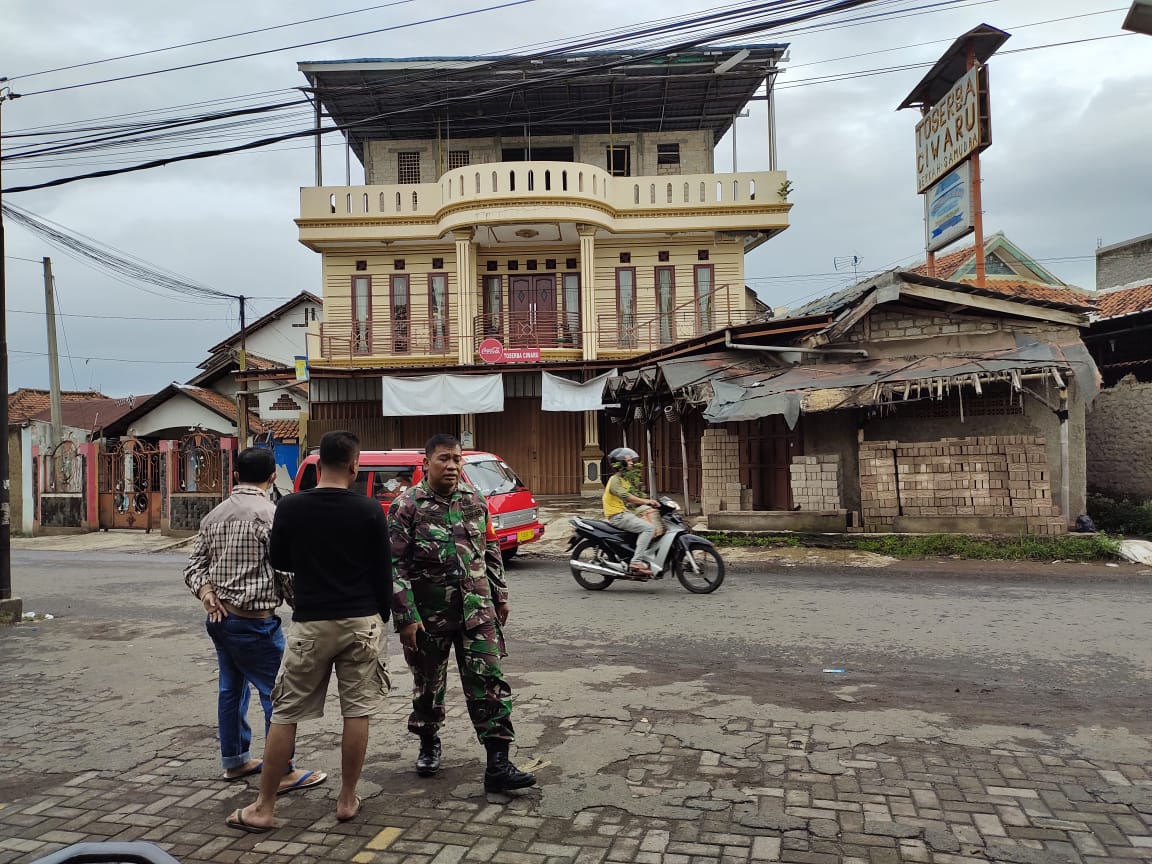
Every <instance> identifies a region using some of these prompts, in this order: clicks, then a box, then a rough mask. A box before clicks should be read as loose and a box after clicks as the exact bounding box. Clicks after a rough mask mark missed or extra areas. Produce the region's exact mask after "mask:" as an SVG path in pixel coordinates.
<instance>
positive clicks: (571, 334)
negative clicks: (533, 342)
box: [562, 273, 580, 345]
mask: <svg viewBox="0 0 1152 864" xmlns="http://www.w3.org/2000/svg"><path fill="white" fill-rule="evenodd" d="M562 279H563V285H564V293H563V299H564V338H565V341H566V342H567V343H568V344H569V345H579V344H580V274H579V273H565V274H564V275H563V277H562Z"/></svg>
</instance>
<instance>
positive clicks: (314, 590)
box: [227, 432, 392, 834]
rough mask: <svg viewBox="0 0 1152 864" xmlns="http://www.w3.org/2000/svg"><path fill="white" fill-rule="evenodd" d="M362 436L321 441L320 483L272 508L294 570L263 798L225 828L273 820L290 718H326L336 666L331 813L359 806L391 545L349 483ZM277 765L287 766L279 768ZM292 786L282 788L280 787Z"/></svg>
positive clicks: (376, 698) (374, 508)
mask: <svg viewBox="0 0 1152 864" xmlns="http://www.w3.org/2000/svg"><path fill="white" fill-rule="evenodd" d="M359 461H360V441H359V440H358V439H357V438H356V436H355V435H353V434H352V433H351V432H329V433H327V434H326V435H325V436H324V437H323V438H322V439H321V440H320V482H319V483H318V484H317V486H316V487H315V488H313V489H309V490H307V491H306V492H299V493H297V494H295V495H289V496H288V497H287V498H285V499H284V500H283V501H281V502H280V504H279V505H278V506H277V508H276V516H275V519H274V520H273V522H272V533H271V536H270V537H269V542H268V557H269V560H270V561H271V563H272V566H273V567H276V568H277V569H280V570H288V571H291V572H292V574H293V577H292V587H293V594H294V595H295V598H296V607H295V610H294V613H293V615H292V630H291V632H290V633H289V636H288V647H287V650H286V651H285V653H284V663H283V665H282V666H281V668H280V674H279V677H278V678H277V681H276V686H275V687H274V688H273V690H272V703H273V707H272V727H271V730H270V731H269V733H268V740H267V741H266V742H265V745H264V771H263V775H262V777H261V781H260V795H259V797H258V798H257V799H256V801H255V802H254V803H253V804H250V805H248V806H247V807H244V808H242V809H239V810H236V811H234V812H233V813H232V815H231V816H229V817H228V820H227V821H228V826H229V827H231V828H235V829H237V830H239V831H247V832H249V833H253V834H260V833H264V832H266V831H270V830H272V828H273V827H275V823H274V810H275V806H276V795H277V791H278V790H277V786H278V782H277V779H276V778H277V777H279V776H280V775H281V774H283V773H284V769H285V768H286V766H287V765H288V761H289V759H290V758H291V756H292V752H293V749H294V748H295V744H296V724H297V723H299V722H300V721H301V720H311V719H316V718H319V717H323V716H324V697H325V694H326V693H327V691H328V681H329V679H330V677H331V675H332V670H333V669H335V670H336V679H337V683H338V684H339V691H340V710H341V714H342V715H343V717H344V732H343V735H342V737H341V742H340V750H341V766H342V769H343V770H342V776H341V784H340V796H339V798H338V799H337V801H336V818H337V819H338V820H339V821H341V822H347V821H348V820H350V819H353V818H354V817H355V816H356V815H357V814H358V813H359V811H360V799H359V797H357V795H356V784H357V782H358V781H359V779H360V772H361V771H362V770H363V768H364V756H365V753H366V752H367V750H368V723H369V721H368V718H369V717H371V716H373V715H375V714H379V713H380V712H381V711H382V710H383V708H384V697H385V696H386V695H387V693H388V689H389V679H388V671H387V669H386V666H385V653H384V652H385V648H386V643H385V635H384V621H385V620H387V618H388V614H389V608H390V603H391V596H392V552H391V548H390V546H389V542H388V525H387V519H386V518H385V514H384V510H383V508H381V506H380V505H379V503H377V502H376V501H373V500H372V499H371V498H368V497H366V496H364V495H359V494H357V493H355V492H353V491H352V490H351V488H350V487H351V486H352V483H353V481H355V479H356V474H357V471H358V470H359ZM281 763H283V765H281ZM285 791H292V790H291V788H289V789H280V790H279V792H280V794H283V793H284V792H285Z"/></svg>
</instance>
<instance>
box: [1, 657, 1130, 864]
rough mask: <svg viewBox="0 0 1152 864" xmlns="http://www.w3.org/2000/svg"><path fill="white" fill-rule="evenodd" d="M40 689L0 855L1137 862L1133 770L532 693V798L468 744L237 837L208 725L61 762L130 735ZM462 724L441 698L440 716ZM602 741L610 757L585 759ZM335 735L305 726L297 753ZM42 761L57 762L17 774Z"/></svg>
mask: <svg viewBox="0 0 1152 864" xmlns="http://www.w3.org/2000/svg"><path fill="white" fill-rule="evenodd" d="M38 683H39V684H40V686H41V692H43V690H44V687H45V683H44V681H43V680H41V681H39V682H38ZM52 690H53V691H54V692H53V693H51V694H49V696H50V700H49V701H48V702H41V701H39V700H27V701H24V702H17V703H12V704H11V705H10V706H6V710H7V709H8V708H9V707H11V709H12V712H13V713H10V714H9V716H8V717H7V719H6V720H5V721H4V727H5V728H7V729H10V730H24V731H23V734H20V733H19V732H17V734H14V735H13V736H12V737H11V738H10V739H9V740H7V742H6V743H5V745H4V747H3V749H2V750H0V770H2V772H3V775H4V777H5V778H6V781H7V782H6V784H5V785H4V786H3V787H0V789H2V790H3V793H4V794H3V795H2V796H0V801H3V802H4V803H0V864H8V862H25V861H33V860H35V859H36V858H38V857H40V856H43V855H45V854H47V853H49V852H51V851H54V850H56V849H59V848H61V847H62V846H64V845H66V844H69V843H74V842H78V841H81V840H100V839H109V840H111V839H116V840H132V839H141V840H149V841H153V842H156V843H158V844H160V845H161V846H163V847H165V848H166V849H168V850H169V851H170V852H171V853H172V854H173V855H174V856H175V857H177V858H178V859H180V860H181V861H183V862H187V864H192V862H221V864H249V862H271V864H277V862H288V861H292V862H297V864H310V862H323V861H353V862H357V864H399V862H414V864H460V862H478V861H491V862H498V864H600V862H605V864H607V862H635V864H735V862H769V861H782V862H795V864H834V862H850V864H890V862H891V864H895V862H904V861H908V862H930V864H958V862H975V861H1003V862H1020V864H1032V862H1037V864H1043V862H1083V864H1101V862H1105V861H1133V862H1138V861H1149V860H1152V776H1150V774H1149V771H1148V768H1147V766H1143V765H1134V764H1116V763H1111V762H1101V761H1097V760H1091V761H1090V760H1086V759H1082V758H1076V757H1075V756H1074V755H1073V754H1069V753H1062V752H1058V751H1056V750H1055V749H1054V748H1048V749H1046V750H1031V749H998V748H980V747H965V746H958V745H954V744H942V743H938V742H933V741H926V740H920V739H916V738H911V737H906V736H905V737H902V736H892V737H888V738H883V737H881V738H875V737H874V738H873V739H872V740H870V741H869V743H868V744H866V745H856V746H844V747H841V748H840V749H828V745H827V744H825V743H821V742H820V739H821V737H822V736H821V735H819V734H818V731H817V729H816V728H815V727H814V726H804V725H802V724H798V723H793V722H773V719H772V718H771V717H759V718H757V717H733V718H731V720H729V721H727V722H723V721H719V722H716V721H704V720H701V718H699V717H687V716H685V715H684V714H683V713H678V712H671V711H661V710H652V709H645V710H644V711H643V713H641V712H639V711H637V712H635V713H634V715H633V716H632V717H630V718H629V719H627V720H624V719H620V718H615V717H614V718H603V717H601V718H596V717H587V716H585V717H571V716H568V717H564V718H558V717H555V716H551V715H550V714H549V706H548V703H547V702H545V701H543V700H539V701H529V702H527V703H526V704H524V705H522V706H521V707H520V709H519V711H520V714H521V717H522V720H523V722H524V723H526V724H533V723H539V724H541V725H542V727H543V728H545V729H546V730H547V734H546V735H544V736H542V737H541V740H540V742H539V743H540V746H539V747H538V748H537V749H536V752H535V755H537V756H539V757H540V758H553V757H552V753H553V752H555V753H556V754H563V757H564V758H563V761H561V762H558V763H557V764H556V765H555V766H553V767H551V768H546V769H544V770H543V772H541V780H542V787H541V788H540V789H539V790H532V791H529V792H526V793H524V794H522V795H517V796H515V797H510V798H505V797H504V796H486V795H484V793H483V792H482V790H481V788H480V786H479V784H478V783H477V782H476V781H477V779H478V775H479V771H480V768H481V766H480V763H479V761H478V756H479V753H478V751H479V748H478V747H476V746H475V745H474V744H473V745H472V747H471V753H472V758H471V761H469V758H464V760H463V762H462V763H461V762H459V761H458V762H457V764H455V765H454V766H450V767H449V769H448V770H446V771H445V772H444V773H443V774H442V775H441V776H440V777H438V778H435V779H433V780H431V781H421V780H419V779H418V778H416V777H415V776H414V775H413V774H412V773H410V772H409V770H408V764H407V763H408V761H409V759H410V758H411V754H410V753H404V754H396V753H392V754H391V755H390V756H388V757H381V756H379V755H378V754H376V753H374V754H373V756H372V759H371V764H370V765H369V767H368V770H367V771H366V775H365V776H366V778H367V779H368V780H369V781H370V782H374V783H375V784H376V786H377V787H378V788H380V789H381V791H379V792H378V793H377V794H375V795H373V796H372V797H370V798H368V799H367V800H366V802H365V805H364V809H363V812H362V815H361V817H360V818H359V819H358V820H356V821H354V822H352V823H348V824H340V823H337V822H336V820H335V817H334V812H333V811H334V798H333V796H334V794H335V786H334V784H331V783H330V784H329V785H328V786H326V787H320V788H318V789H316V790H313V791H310V792H307V793H304V794H302V795H299V796H291V797H288V798H286V799H285V800H283V801H282V803H281V805H280V808H279V814H278V815H279V816H280V818H281V819H282V823H283V824H282V826H281V827H280V828H279V829H278V830H276V831H274V832H273V833H271V834H268V835H261V836H257V835H246V834H240V833H238V832H235V831H233V830H230V829H229V828H227V827H226V826H225V825H224V817H225V815H226V814H227V813H229V812H230V811H231V809H232V808H234V807H237V806H240V805H242V804H244V803H247V802H248V801H250V800H251V798H252V790H251V789H250V788H249V787H246V786H245V785H244V784H224V783H221V782H220V781H218V780H215V779H201V778H200V777H197V776H193V775H192V774H191V773H190V772H189V767H190V766H192V765H195V766H203V765H205V764H206V762H205V758H204V757H205V751H206V750H207V751H208V752H209V753H210V752H211V751H212V750H213V742H212V740H211V730H209V729H204V728H199V729H197V728H195V727H192V728H189V727H185V728H183V729H179V730H177V731H176V732H175V734H169V743H168V744H167V745H166V746H165V747H164V748H162V749H160V750H159V751H158V752H156V753H155V755H154V756H153V757H152V758H149V759H148V760H147V761H144V762H142V763H140V764H138V765H135V766H134V767H133V768H132V769H131V770H129V771H126V772H121V771H111V770H79V771H74V772H72V773H69V766H70V765H77V766H79V764H80V762H81V759H82V757H81V755H80V754H81V752H82V751H83V750H84V749H85V747H91V746H93V745H95V746H97V747H99V746H100V743H99V738H100V736H102V735H103V736H106V737H108V743H107V746H108V747H110V748H121V747H125V746H128V744H127V742H125V741H124V740H123V738H122V737H121V736H118V735H115V734H114V733H113V732H112V731H110V730H107V729H104V730H101V729H98V728H93V727H92V726H91V725H90V724H87V723H86V722H85V712H84V710H83V709H82V706H81V705H80V704H79V703H78V702H76V701H75V700H73V699H71V698H70V694H69V692H68V690H67V689H66V688H62V687H57V688H52ZM92 698H93V697H92V694H88V696H87V699H88V700H89V704H91V700H92ZM115 698H116V696H115V694H114V693H103V694H100V695H99V696H98V697H97V699H115ZM57 700H58V701H57ZM53 701H56V706H55V708H53V705H52V702H53ZM390 705H392V711H391V716H390V717H388V718H385V719H384V720H383V721H382V722H383V723H384V724H389V723H395V724H400V723H401V722H402V717H403V715H404V713H405V710H406V709H405V706H404V702H403V700H402V699H396V700H393V701H392V702H390ZM89 716H91V714H89ZM461 720H462V718H461V717H460V715H459V712H458V711H456V712H455V713H454V717H453V720H452V722H457V723H458V722H460V721H461ZM170 732H171V730H170ZM93 739H96V740H95V741H93ZM79 741H83V742H85V743H84V744H81V743H78V742H79ZM549 741H551V742H553V744H554V746H550V745H549V744H548V742H549ZM604 742H609V743H610V744H611V745H612V747H615V748H617V749H616V750H615V751H613V752H615V753H617V754H618V755H620V756H621V758H615V757H614V756H613V755H612V753H609V755H608V756H605V755H604V753H603V751H597V752H596V753H594V752H593V751H594V750H595V748H596V747H598V746H601V745H603V744H604ZM334 743H335V742H334V739H333V736H332V735H331V733H328V732H324V733H317V734H314V735H311V736H310V735H308V734H307V731H306V730H305V731H304V732H303V734H302V736H301V751H302V753H303V754H304V756H305V757H307V756H308V755H309V754H310V752H315V751H318V750H321V749H323V748H328V747H331V746H334ZM582 752H586V753H588V754H589V758H588V763H587V764H584V765H582V764H581V753H582ZM450 755H451V754H450ZM455 755H457V757H459V756H460V755H461V754H455ZM521 758H523V757H521ZM46 759H52V760H53V761H54V763H55V764H56V765H57V768H58V770H57V772H56V773H46V772H44V771H43V770H42V769H41V770H30V769H29V767H28V766H29V765H30V764H33V763H35V764H40V765H42V764H43V763H44V760H46ZM601 763H605V764H601ZM589 766H591V771H592V772H593V773H589ZM201 773H202V772H201Z"/></svg>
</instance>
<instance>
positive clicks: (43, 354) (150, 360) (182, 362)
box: [8, 348, 199, 366]
mask: <svg viewBox="0 0 1152 864" xmlns="http://www.w3.org/2000/svg"><path fill="white" fill-rule="evenodd" d="M8 351H9V353H12V354H27V355H29V356H31V357H47V356H48V352H47V351H21V350H20V349H19V348H9V349H8ZM59 356H62V357H64V356H67V355H63V354H62V355H59ZM67 359H69V360H84V361H89V360H98V361H100V362H101V363H147V364H149V365H154V364H157V363H163V364H171V365H175V366H195V365H196V364H197V363H198V362H199V361H198V360H156V359H154V358H151V357H148V358H146V359H141V360H133V359H131V358H128V357H80V356H78V355H72V356H67Z"/></svg>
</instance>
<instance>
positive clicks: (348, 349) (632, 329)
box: [309, 286, 757, 369]
mask: <svg viewBox="0 0 1152 864" xmlns="http://www.w3.org/2000/svg"><path fill="white" fill-rule="evenodd" d="M724 287H725V288H726V287H727V286H724ZM756 314H757V313H755V312H753V311H751V310H745V309H739V308H723V307H721V308H715V309H708V308H703V309H699V308H698V309H692V310H687V311H685V310H674V311H672V312H668V313H666V314H664V315H656V316H650V315H649V316H643V315H637V316H634V317H632V318H629V317H627V316H626V317H623V318H622V317H621V316H620V315H619V313H611V314H601V315H597V316H596V320H595V322H594V323H593V325H592V328H591V332H590V333H589V332H588V331H587V330H586V329H585V328H584V326H582V322H581V321H580V317H579V315H576V314H568V313H565V312H563V311H560V312H558V313H553V314H551V315H547V316H542V315H538V314H535V313H533V314H523V315H504V316H492V315H487V314H485V315H477V316H476V317H475V318H474V319H473V320H472V322H471V333H470V334H469V335H470V336H471V345H470V346H465V349H464V350H465V351H468V349H469V347H470V348H471V354H472V358H471V362H472V363H473V364H481V363H492V364H501V363H504V364H508V365H514V364H516V363H539V362H542V363H563V362H566V361H580V360H583V359H585V356H584V346H585V338H584V337H585V335H586V334H587V335H590V336H591V340H590V341H591V343H592V344H594V345H595V347H596V355H597V356H598V357H601V358H608V359H624V358H628V357H634V356H636V355H638V354H645V353H647V352H649V351H654V350H656V349H658V348H664V347H667V346H669V345H673V344H675V343H677V342H680V341H683V340H685V339H691V338H693V337H696V336H702V335H704V334H706V333H711V332H715V331H717V330H722V329H724V328H726V327H733V326H736V325H739V324H747V323H749V322H750V321H752V320H753V319H754V317H755V315H756ZM313 326H314V327H315V328H316V330H314V332H313V334H311V336H312V339H313V340H315V341H313V342H312V344H310V346H309V352H310V356H311V357H312V363H313V364H314V365H318V366H335V367H341V368H358V367H359V368H366V369H367V368H379V367H400V366H414V367H416V366H423V367H444V366H455V365H458V364H459V363H460V362H461V355H460V335H461V334H460V326H459V324H458V322H456V321H453V322H452V323H451V326H450V327H449V328H448V330H447V332H443V331H439V332H434V331H433V330H432V328H430V327H429V325H428V324H426V323H419V322H408V323H405V324H400V325H393V324H392V323H391V322H389V321H371V322H359V323H357V322H350V321H344V322H338V321H337V322H334V321H325V322H324V323H322V324H318V325H313ZM490 340H495V341H496V342H498V343H499V350H498V351H497V352H496V353H495V354H492V353H491V352H490V351H488V350H486V349H489V348H491V347H493V344H494V343H493V342H492V341H490ZM313 352H316V353H313Z"/></svg>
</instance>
